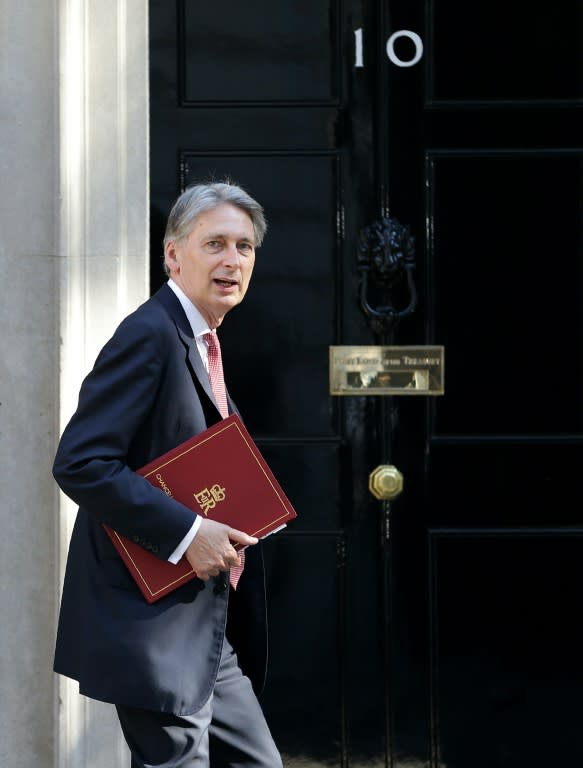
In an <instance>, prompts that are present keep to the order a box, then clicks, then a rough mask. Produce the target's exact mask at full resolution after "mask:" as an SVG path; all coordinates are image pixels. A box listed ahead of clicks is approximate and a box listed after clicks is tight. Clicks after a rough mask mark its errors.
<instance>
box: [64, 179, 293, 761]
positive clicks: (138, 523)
mask: <svg viewBox="0 0 583 768" xmlns="http://www.w3.org/2000/svg"><path fill="white" fill-rule="evenodd" d="M265 230H266V224H265V219H264V216H263V209H262V208H261V206H260V205H259V204H258V203H257V202H256V201H255V200H253V199H252V198H251V197H249V195H248V194H247V193H246V192H245V191H244V190H242V189H241V188H239V187H237V186H235V185H232V184H230V183H217V184H200V185H197V186H194V187H191V188H189V189H187V190H186V191H185V192H184V193H183V194H182V195H181V196H180V197H179V198H178V200H177V201H176V203H175V205H174V207H173V209H172V211H171V213H170V216H169V219H168V224H167V228H166V235H165V238H164V259H165V266H166V271H167V274H168V275H169V281H168V283H167V284H165V285H163V286H162V288H161V289H160V290H159V291H158V292H157V293H156V294H155V295H154V296H153V297H152V298H151V299H150V300H149V301H147V302H145V304H143V305H142V306H141V307H139V308H138V309H137V310H136V311H135V312H133V313H132V314H131V315H129V316H128V317H126V318H125V320H124V321H123V322H122V323H121V324H120V326H119V327H118V328H117V330H116V331H115V333H114V334H113V336H112V338H111V339H110V340H109V341H108V342H107V344H106V345H105V346H104V348H103V349H102V351H101V352H100V354H99V356H98V358H97V361H96V363H95V366H94V368H93V370H92V371H91V373H90V374H89V375H88V376H87V378H86V379H85V381H84V382H83V385H82V388H81V392H80V396H79V404H78V408H77V411H76V412H75V414H74V416H73V417H72V419H71V421H70V422H69V424H68V425H67V427H66V429H65V431H64V433H63V435H62V438H61V441H60V444H59V448H58V451H57V455H56V458H55V463H54V470H53V471H54V476H55V479H56V480H57V482H58V484H59V485H60V487H61V488H62V490H63V491H64V492H65V493H66V494H67V495H68V496H70V497H71V498H72V499H73V500H74V501H75V502H76V503H77V504H78V505H79V512H78V514H77V518H76V521H75V526H74V530H73V534H72V537H71V543H70V548H69V556H68V561H67V570H66V575H65V582H64V587H63V597H62V602H61V611H60V617H59V627H58V634H57V644H56V653H55V671H56V672H59V673H61V674H64V675H67V676H69V677H72V678H73V679H76V680H78V681H79V690H80V693H82V694H84V695H86V696H89V697H92V698H95V699H99V700H102V701H106V702H111V703H113V704H115V705H116V708H117V712H118V716H119V720H120V724H121V727H122V730H123V733H124V736H125V739H126V741H127V743H128V745H129V747H130V750H131V753H132V768H146V766H147V767H148V768H150V767H151V766H158V767H160V768H162V767H166V768H169V767H170V766H172V767H173V768H187V766H188V768H194V767H195V766H196V767H199V766H200V767H201V768H202V766H212V767H213V768H223V767H224V768H226V767H227V766H235V765H236V766H241V767H243V766H262V768H277V767H278V766H281V758H280V756H279V753H278V751H277V749H276V747H275V745H274V743H273V739H272V737H271V735H270V732H269V729H268V727H267V725H266V723H265V719H264V717H263V714H262V712H261V709H260V706H259V704H258V701H257V699H256V695H255V692H259V691H260V689H261V687H262V685H263V681H264V677H265V663H266V621H265V594H264V586H263V563H262V558H261V552H260V547H258V546H255V545H256V544H257V539H255V538H252V537H250V536H247V535H246V534H245V533H243V532H241V531H237V530H233V529H231V528H229V527H228V526H225V525H222V524H220V523H217V522H215V521H212V520H209V519H207V518H203V517H199V516H195V517H194V518H193V513H192V511H191V510H189V509H188V508H186V507H184V506H183V505H182V504H180V503H179V502H177V501H176V500H174V499H173V498H170V497H168V496H166V494H164V492H163V491H162V490H161V489H159V488H155V487H153V486H152V485H150V483H149V482H148V481H146V480H145V479H144V478H142V477H141V476H139V475H138V474H136V472H135V470H137V469H138V468H139V467H141V466H143V465H144V464H146V463H147V462H149V461H151V460H152V459H154V458H156V457H157V456H159V455H160V454H162V453H165V452H166V451H168V450H170V449H171V448H173V447H174V446H176V445H178V444H179V443H181V442H183V441H184V440H186V439H188V438H190V437H192V435H194V434H197V433H199V432H201V431H203V430H204V429H205V428H207V427H208V426H210V425H211V424H213V423H216V422H217V421H219V420H220V419H221V418H222V417H224V416H226V415H227V414H228V412H233V411H235V410H236V409H235V406H234V404H233V402H232V401H231V399H230V397H229V396H228V393H227V392H226V390H224V383H223V384H222V386H223V390H222V392H221V390H220V387H221V383H222V382H221V376H219V381H218V382H217V381H216V379H215V378H214V377H213V383H212V384H211V380H210V379H209V356H210V363H211V371H210V372H211V374H213V373H214V372H215V371H216V368H217V365H216V362H217V351H216V349H215V346H214V345H215V342H216V329H217V328H218V327H219V326H220V324H221V323H222V321H223V318H224V316H225V315H226V314H227V312H229V311H230V310H231V309H232V308H233V307H235V306H236V305H237V304H239V303H240V302H241V301H242V300H243V298H244V296H245V293H246V291H247V288H248V286H249V281H250V278H251V274H252V272H253V266H254V261H255V249H256V247H258V246H259V245H260V244H261V242H262V239H263V236H264V234H265ZM209 334H212V335H211V336H209ZM209 345H210V347H209ZM218 360H219V361H220V356H219V357H218ZM219 369H220V365H219ZM213 387H214V389H213ZM217 387H218V389H217ZM220 410H221V411H222V413H221V412H220ZM103 523H105V524H106V525H108V526H110V527H111V528H113V529H114V530H116V531H118V532H119V533H120V534H122V535H123V536H125V537H127V538H129V539H131V540H133V541H135V542H136V543H139V544H141V545H142V546H143V547H145V548H146V549H148V550H149V551H151V552H153V553H154V554H155V555H157V556H158V557H160V558H162V559H165V560H170V561H171V562H174V563H176V562H178V560H179V559H180V558H181V557H182V555H183V554H184V556H185V557H186V558H187V559H188V561H189V562H190V564H191V565H192V567H193V569H194V570H195V571H196V573H197V575H198V578H197V579H194V580H193V581H191V582H189V583H188V584H185V585H183V586H181V587H180V588H179V589H177V590H175V591H174V592H173V593H171V594H170V595H167V596H166V597H164V598H162V599H161V600H159V601H158V602H156V603H154V604H152V605H149V604H148V603H147V602H146V601H145V600H144V598H143V597H142V595H141V593H140V592H139V590H138V589H137V587H136V585H135V584H134V582H133V580H132V578H131V576H130V574H129V572H128V571H127V570H126V568H125V566H124V564H123V562H122V561H121V559H120V558H119V556H118V555H117V553H116V551H115V549H114V548H113V546H112V544H111V542H110V540H109V538H108V536H107V534H106V532H105V531H104V529H103V526H102V524H103ZM233 543H240V544H243V545H245V546H246V549H245V550H244V553H245V562H244V570H243V573H242V575H241V576H240V581H239V582H238V583H237V586H236V589H233V588H232V587H230V586H229V577H228V574H229V572H231V575H233V572H234V571H235V570H239V569H238V566H240V565H242V563H241V560H240V558H239V556H238V554H237V552H236V551H235V549H234V548H233ZM252 685H253V688H254V689H255V692H254V690H253V688H252Z"/></svg>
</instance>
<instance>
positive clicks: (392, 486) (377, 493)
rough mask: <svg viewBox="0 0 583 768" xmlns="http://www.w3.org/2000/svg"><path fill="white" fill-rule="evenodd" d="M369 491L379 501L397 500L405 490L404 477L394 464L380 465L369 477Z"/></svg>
mask: <svg viewBox="0 0 583 768" xmlns="http://www.w3.org/2000/svg"><path fill="white" fill-rule="evenodd" d="M368 489H369V491H370V492H371V493H372V495H373V496H374V497H375V499H379V501H388V500H389V499H395V498H396V497H397V496H398V495H399V494H400V493H401V491H402V490H403V475H402V474H401V473H400V472H399V470H398V469H397V467H394V466H393V465H392V464H380V465H379V466H378V467H377V468H376V469H373V471H372V472H371V473H370V475H369V477H368Z"/></svg>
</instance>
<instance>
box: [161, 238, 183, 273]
mask: <svg viewBox="0 0 583 768" xmlns="http://www.w3.org/2000/svg"><path fill="white" fill-rule="evenodd" d="M164 263H165V264H166V267H167V269H168V270H169V272H170V273H171V274H172V273H173V272H177V271H179V269H180V265H179V263H178V257H177V255H176V241H175V240H169V241H168V242H167V243H166V245H165V246H164Z"/></svg>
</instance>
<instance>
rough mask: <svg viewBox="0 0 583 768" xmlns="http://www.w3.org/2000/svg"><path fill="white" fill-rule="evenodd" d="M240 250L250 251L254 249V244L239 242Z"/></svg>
mask: <svg viewBox="0 0 583 768" xmlns="http://www.w3.org/2000/svg"><path fill="white" fill-rule="evenodd" d="M239 250H240V251H247V252H249V251H252V250H253V246H252V245H251V243H239Z"/></svg>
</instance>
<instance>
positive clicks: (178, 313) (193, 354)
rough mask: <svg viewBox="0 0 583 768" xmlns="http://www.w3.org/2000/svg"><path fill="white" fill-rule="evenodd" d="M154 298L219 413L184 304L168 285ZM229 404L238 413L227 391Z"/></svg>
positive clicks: (233, 411)
mask: <svg viewBox="0 0 583 768" xmlns="http://www.w3.org/2000/svg"><path fill="white" fill-rule="evenodd" d="M152 298H153V299H155V300H157V301H159V302H160V303H161V304H162V305H163V307H164V309H165V310H166V312H168V314H169V315H170V317H171V318H172V320H173V321H174V324H175V325H176V330H177V331H178V336H179V337H180V340H181V341H182V343H183V344H184V347H185V348H186V351H187V354H188V361H189V363H190V367H191V370H192V372H193V373H194V375H195V376H196V378H197V380H198V382H199V384H200V386H201V387H202V388H203V390H204V391H205V393H206V394H207V396H208V398H209V400H210V401H211V403H212V404H213V405H214V407H215V408H216V409H217V412H219V409H218V406H217V403H216V401H215V396H214V394H213V391H212V389H211V384H210V380H209V377H208V373H207V371H206V368H205V367H204V363H203V362H202V360H201V357H200V354H199V351H198V347H197V345H196V341H195V339H194V338H193V336H192V328H191V326H190V323H189V322H188V318H187V317H186V313H185V312H184V310H183V309H182V304H181V303H180V302H179V301H178V298H177V296H176V294H175V293H174V291H173V290H172V289H171V288H169V287H168V285H163V286H162V287H161V288H160V290H159V291H157V292H156V293H155V294H154V296H153V297H152ZM227 402H228V405H229V411H230V412H231V413H238V411H237V408H236V406H235V404H234V403H233V401H232V400H231V397H230V395H229V393H228V391H227ZM219 415H220V412H219Z"/></svg>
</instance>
